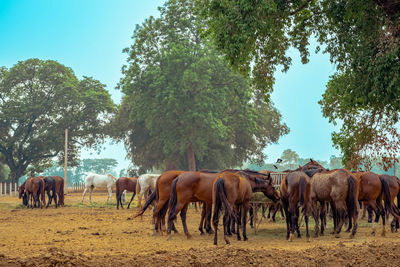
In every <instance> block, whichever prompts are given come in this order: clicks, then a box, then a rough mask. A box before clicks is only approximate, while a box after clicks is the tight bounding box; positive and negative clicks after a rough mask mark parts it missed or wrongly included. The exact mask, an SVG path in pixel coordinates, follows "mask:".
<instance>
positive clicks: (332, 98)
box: [201, 0, 400, 168]
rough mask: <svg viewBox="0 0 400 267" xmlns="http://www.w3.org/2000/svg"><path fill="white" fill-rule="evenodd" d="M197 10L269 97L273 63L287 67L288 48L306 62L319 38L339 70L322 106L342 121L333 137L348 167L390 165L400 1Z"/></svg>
mask: <svg viewBox="0 0 400 267" xmlns="http://www.w3.org/2000/svg"><path fill="white" fill-rule="evenodd" d="M201 8H202V10H203V12H202V14H203V15H204V16H205V18H206V19H207V25H208V29H207V34H208V35H209V36H211V37H212V38H213V40H214V41H215V43H216V45H217V47H218V48H219V49H220V50H221V51H222V52H223V53H224V54H225V56H226V58H227V59H228V60H229V62H230V63H231V64H232V65H233V66H234V67H236V68H237V69H239V70H240V71H241V72H242V73H244V74H246V75H248V76H250V77H252V80H253V83H254V84H255V85H256V86H257V88H259V89H260V90H262V91H263V92H264V93H265V95H266V98H267V99H268V96H269V93H270V92H271V91H272V89H273V84H274V77H273V75H274V72H275V71H276V69H277V67H278V66H283V70H284V71H286V70H287V69H288V68H289V67H290V64H291V58H290V56H288V54H287V53H286V52H287V50H288V48H289V47H294V48H297V49H298V51H299V52H300V55H301V58H302V61H303V63H306V62H307V61H308V58H309V42H310V38H311V37H315V38H317V40H318V41H319V43H320V44H322V46H321V47H323V48H324V52H327V53H329V54H330V56H331V61H332V62H333V63H334V64H335V65H336V68H337V72H336V73H335V74H334V75H333V76H332V77H331V80H330V81H329V83H328V85H327V90H326V92H325V94H324V95H323V99H322V100H321V101H320V104H321V105H322V108H323V115H324V116H325V117H328V118H329V120H330V121H331V122H335V121H337V120H339V121H341V122H343V124H342V128H341V130H340V132H338V133H333V135H332V140H333V142H334V144H335V146H336V147H338V148H340V149H341V150H342V152H343V162H344V163H345V165H346V166H347V167H349V168H356V167H357V166H359V163H360V162H363V161H364V160H368V159H369V158H371V157H375V158H380V159H383V161H384V162H385V163H386V164H387V163H389V162H391V160H392V159H393V158H394V155H395V154H397V153H398V152H399V151H398V149H399V147H400V146H399V145H400V142H399V140H400V138H399V135H398V133H397V131H396V129H395V128H396V123H398V121H399V111H400V104H399V103H400V101H399V100H400V99H399V98H400V91H399V90H400V79H399V75H398V74H399V73H400V60H399V59H400V58H399V56H400V2H399V1H396V0H383V1H381V0H380V1H378V0H374V1H358V0H338V1H330V0H296V1H282V0H260V1H242V0H223V1H220V0H207V1H205V3H204V1H202V4H201ZM319 50H320V47H318V48H317V51H319ZM387 166H388V165H387Z"/></svg>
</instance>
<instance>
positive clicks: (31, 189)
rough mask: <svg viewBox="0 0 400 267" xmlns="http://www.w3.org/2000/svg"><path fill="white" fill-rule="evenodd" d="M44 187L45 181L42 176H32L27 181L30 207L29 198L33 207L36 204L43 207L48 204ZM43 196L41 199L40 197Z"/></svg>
mask: <svg viewBox="0 0 400 267" xmlns="http://www.w3.org/2000/svg"><path fill="white" fill-rule="evenodd" d="M44 187H45V182H44V180H43V179H42V178H39V177H30V178H28V179H27V180H26V181H25V192H26V194H27V198H28V205H27V207H28V208H29V200H30V201H31V208H32V209H33V207H34V206H38V207H40V208H42V207H43V206H45V205H46V199H45V196H44ZM39 196H41V200H42V201H40V199H39Z"/></svg>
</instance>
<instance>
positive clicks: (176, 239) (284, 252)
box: [0, 193, 400, 267]
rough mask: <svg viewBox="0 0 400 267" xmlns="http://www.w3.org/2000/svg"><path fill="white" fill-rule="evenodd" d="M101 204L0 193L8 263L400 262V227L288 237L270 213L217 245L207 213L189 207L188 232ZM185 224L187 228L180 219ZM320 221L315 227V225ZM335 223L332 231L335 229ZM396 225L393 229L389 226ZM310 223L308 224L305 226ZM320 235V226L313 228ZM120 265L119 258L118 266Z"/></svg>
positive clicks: (0, 243) (1, 251)
mask: <svg viewBox="0 0 400 267" xmlns="http://www.w3.org/2000/svg"><path fill="white" fill-rule="evenodd" d="M93 200H94V204H93V205H90V204H89V203H88V202H86V200H85V204H80V194H78V193H72V194H69V195H67V196H66V197H65V203H66V207H62V208H58V209H55V208H54V207H51V208H48V209H33V210H32V209H26V208H23V207H22V206H21V205H20V203H21V201H20V200H18V199H17V198H16V197H1V198H0V265H1V266H39V265H40V266H56V265H59V266H75V265H77V266H110V265H114V266H118V265H122V266H169V265H174V266H183V265H186V266H187V265H195V266H206V265H207V266H210V265H212V266H238V265H262V266H270V265H271V266H286V265H289V266H324V267H325V266H359V265H361V266H366V265H375V266H399V265H400V233H390V232H387V234H386V237H381V236H380V228H381V226H380V225H379V226H378V227H377V230H378V235H377V236H375V237H372V236H371V235H370V231H371V230H370V227H369V226H368V225H367V223H366V222H365V221H362V222H361V225H360V227H359V231H358V233H357V235H356V237H355V238H354V239H349V235H348V234H347V233H343V234H342V237H341V238H339V239H336V238H334V237H332V236H330V235H328V236H324V237H319V238H317V239H314V238H312V239H311V242H306V240H305V238H301V239H297V238H296V239H295V240H294V241H293V242H291V243H290V242H288V241H286V240H285V231H286V230H285V227H286V226H285V224H284V223H283V221H279V222H278V223H272V222H269V221H267V220H264V221H263V222H262V223H261V225H260V230H259V232H258V234H257V235H254V232H253V231H252V230H250V229H248V237H249V241H247V242H244V241H237V240H235V239H234V238H231V241H232V244H231V245H230V246H227V245H225V242H224V241H223V238H222V236H221V235H220V236H219V245H218V246H214V245H213V241H212V240H213V239H212V237H211V236H208V235H205V236H200V235H199V232H198V230H197V227H198V223H199V219H200V214H199V213H197V212H196V211H194V209H189V213H188V227H189V231H190V232H191V233H192V235H193V237H192V239H190V240H187V239H186V237H185V236H184V235H183V234H177V235H173V238H172V240H171V241H167V240H166V236H153V235H152V229H151V225H150V214H151V212H146V213H145V215H144V216H143V221H141V220H140V219H139V218H137V219H131V218H132V215H133V214H134V213H136V211H137V208H136V204H135V205H134V208H133V209H130V210H127V209H124V210H116V208H115V204H114V203H115V200H113V203H112V204H110V205H106V204H105V200H106V194H105V193H95V194H94V197H93ZM177 227H178V230H180V232H182V227H181V223H180V219H179V220H178V223H177ZM312 227H313V226H311V228H312ZM331 229H332V228H331V227H329V229H328V231H331ZM387 230H388V231H389V228H388V227H387ZM303 232H304V227H302V233H303ZM311 233H312V234H313V231H311ZM116 264H118V265H116Z"/></svg>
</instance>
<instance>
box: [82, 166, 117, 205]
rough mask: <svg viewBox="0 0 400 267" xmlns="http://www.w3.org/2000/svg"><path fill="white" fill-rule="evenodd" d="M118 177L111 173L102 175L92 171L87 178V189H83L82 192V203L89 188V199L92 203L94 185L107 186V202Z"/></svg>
mask: <svg viewBox="0 0 400 267" xmlns="http://www.w3.org/2000/svg"><path fill="white" fill-rule="evenodd" d="M116 180H117V178H115V177H114V176H113V175H111V174H107V175H100V174H94V173H91V174H89V175H88V176H87V177H86V179H85V190H84V191H83V194H82V203H83V199H84V198H85V195H86V192H87V190H88V188H90V191H89V201H90V203H92V192H93V188H94V187H103V188H104V187H106V188H107V191H108V197H107V202H108V200H109V199H110V198H111V197H112V186H113V185H114V183H115V181H116Z"/></svg>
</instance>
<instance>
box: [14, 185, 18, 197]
mask: <svg viewBox="0 0 400 267" xmlns="http://www.w3.org/2000/svg"><path fill="white" fill-rule="evenodd" d="M17 190H18V182H17V183H15V184H14V192H15V196H17Z"/></svg>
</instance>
